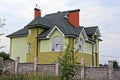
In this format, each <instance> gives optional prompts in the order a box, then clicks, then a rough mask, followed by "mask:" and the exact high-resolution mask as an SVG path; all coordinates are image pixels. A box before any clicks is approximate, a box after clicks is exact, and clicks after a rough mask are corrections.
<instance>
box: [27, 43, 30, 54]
mask: <svg viewBox="0 0 120 80" xmlns="http://www.w3.org/2000/svg"><path fill="white" fill-rule="evenodd" d="M27 53H30V43H27Z"/></svg>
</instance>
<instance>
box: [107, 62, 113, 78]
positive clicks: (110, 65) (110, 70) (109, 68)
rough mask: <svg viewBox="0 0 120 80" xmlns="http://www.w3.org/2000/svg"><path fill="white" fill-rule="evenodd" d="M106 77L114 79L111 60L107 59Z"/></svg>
mask: <svg viewBox="0 0 120 80" xmlns="http://www.w3.org/2000/svg"><path fill="white" fill-rule="evenodd" d="M108 77H109V80H114V70H113V61H112V60H109V61H108Z"/></svg>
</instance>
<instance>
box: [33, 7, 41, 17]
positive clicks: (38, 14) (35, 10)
mask: <svg viewBox="0 0 120 80" xmlns="http://www.w3.org/2000/svg"><path fill="white" fill-rule="evenodd" d="M39 16H40V17H41V10H40V9H38V8H35V9H34V19H35V18H37V17H39Z"/></svg>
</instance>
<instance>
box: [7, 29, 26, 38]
mask: <svg viewBox="0 0 120 80" xmlns="http://www.w3.org/2000/svg"><path fill="white" fill-rule="evenodd" d="M27 34H28V31H27V29H25V28H22V29H20V30H18V31H16V32H14V33H12V34H10V35H8V36H7V37H20V36H27Z"/></svg>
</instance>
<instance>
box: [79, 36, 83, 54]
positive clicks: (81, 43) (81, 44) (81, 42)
mask: <svg viewBox="0 0 120 80" xmlns="http://www.w3.org/2000/svg"><path fill="white" fill-rule="evenodd" d="M83 49H84V43H83V40H82V38H78V50H79V51H80V52H83Z"/></svg>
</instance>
